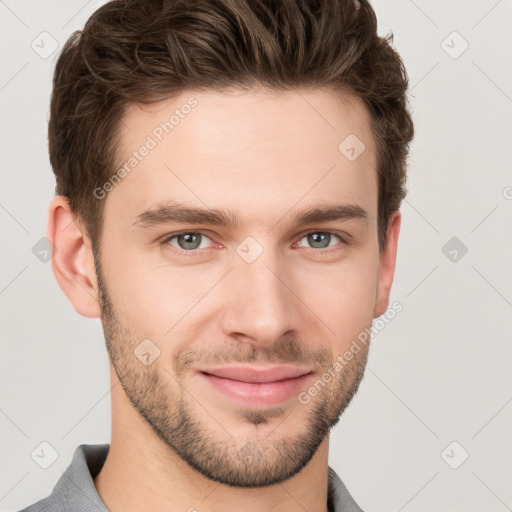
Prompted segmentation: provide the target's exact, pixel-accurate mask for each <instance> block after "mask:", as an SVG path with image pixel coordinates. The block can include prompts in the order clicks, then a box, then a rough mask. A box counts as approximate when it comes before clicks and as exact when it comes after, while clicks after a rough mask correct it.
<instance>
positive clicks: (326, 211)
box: [132, 202, 369, 228]
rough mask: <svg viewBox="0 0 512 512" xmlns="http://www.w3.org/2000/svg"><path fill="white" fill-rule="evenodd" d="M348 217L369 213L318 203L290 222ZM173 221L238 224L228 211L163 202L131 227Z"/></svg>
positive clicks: (359, 217) (361, 218)
mask: <svg viewBox="0 0 512 512" xmlns="http://www.w3.org/2000/svg"><path fill="white" fill-rule="evenodd" d="M347 220H358V221H361V222H363V223H364V224H367V223H368V220H369V216H368V212H367V211H366V210H365V209H364V208H362V207H361V206H358V205H354V204H343V205H320V206H316V207H310V208H306V209H304V210H300V211H298V212H296V213H295V214H294V215H293V217H292V220H291V222H292V224H293V225H296V226H302V225H305V224H313V223H321V222H329V221H347ZM173 222H174V223H181V224H208V225H212V226H225V227H228V228H236V227H238V226H239V225H240V221H239V218H238V217H237V215H236V214H235V213H234V212H232V211H231V210H225V211H224V210H216V209H211V208H206V209H204V208H191V207H187V206H184V205H182V204H179V203H170V202H164V203H160V204H158V205H156V206H154V207H151V208H149V209H147V210H145V211H143V212H142V213H140V214H139V215H137V216H136V218H135V222H134V223H133V224H132V226H133V225H135V226H137V227H143V228H149V227H157V226H160V225H165V224H171V223H173Z"/></svg>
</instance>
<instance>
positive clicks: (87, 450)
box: [17, 444, 110, 512]
mask: <svg viewBox="0 0 512 512" xmlns="http://www.w3.org/2000/svg"><path fill="white" fill-rule="evenodd" d="M109 448H110V445H109V444H94V445H92V444H90V445H87V444H81V445H80V446H78V447H77V448H76V449H75V452H74V454H73V458H72V461H71V464H70V465H69V466H68V468H67V469H66V471H64V473H63V474H62V476H61V477H60V479H59V480H58V482H57V483H56V485H55V487H54V488H53V490H52V492H51V494H50V495H49V496H46V497H45V498H42V499H40V500H38V501H36V502H35V503H32V504H31V505H29V506H27V507H26V508H24V509H21V510H18V511H17V512H88V511H95V512H108V510H107V508H106V507H105V504H104V503H103V502H102V500H101V498H100V496H99V495H98V492H97V491H96V488H95V486H94V481H93V479H94V477H95V476H96V475H97V474H98V473H99V471H100V469H101V467H102V466H103V463H104V462H105V459H106V456H107V454H108V450H109Z"/></svg>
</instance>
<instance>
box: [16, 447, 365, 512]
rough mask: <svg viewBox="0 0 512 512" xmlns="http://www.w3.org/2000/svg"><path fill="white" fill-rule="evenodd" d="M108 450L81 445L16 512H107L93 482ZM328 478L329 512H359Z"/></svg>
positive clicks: (344, 491) (343, 490)
mask: <svg viewBox="0 0 512 512" xmlns="http://www.w3.org/2000/svg"><path fill="white" fill-rule="evenodd" d="M109 449H110V444H81V445H80V446H79V447H78V448H77V449H76V450H75V453H74V454H73V460H72V461H71V464H70V465H69V466H68V468H67V469H66V471H65V472H64V473H63V474H62V476H61V477H60V479H59V480H58V482H57V483H56V484H55V487H54V488H53V491H52V492H51V494H50V495H49V496H48V497H46V498H43V499H42V500H39V501H38V502H36V503H34V504H33V505H30V506H29V507H27V508H25V509H23V510H22V511H20V512H109V510H108V508H107V507H106V505H105V503H103V501H102V499H101V498H100V495H99V494H98V491H97V490H96V487H95V486H94V480H93V478H94V477H95V476H96V475H97V474H98V473H99V472H100V470H101V468H102V467H103V464H104V462H105V459H106V458H107V454H108V451H109ZM328 479H329V480H328V500H327V503H328V507H329V511H330V512H363V511H362V510H361V509H360V508H359V506H358V505H357V503H356V502H355V501H354V499H353V498H352V496H350V494H349V492H348V491H347V488H346V487H345V485H344V484H343V482H342V481H341V480H340V478H339V477H338V475H337V474H336V473H335V472H334V469H332V468H331V467H330V466H329V468H328Z"/></svg>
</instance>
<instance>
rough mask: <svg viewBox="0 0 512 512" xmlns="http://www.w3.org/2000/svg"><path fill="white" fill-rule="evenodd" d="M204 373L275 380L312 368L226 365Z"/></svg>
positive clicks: (300, 373) (257, 380) (227, 376)
mask: <svg viewBox="0 0 512 512" xmlns="http://www.w3.org/2000/svg"><path fill="white" fill-rule="evenodd" d="M201 371H202V372H203V373H207V374H210V375H215V376H216V377H222V378H224V379H231V380H237V381H240V382H275V381H278V380H284V379H292V378H295V377H300V376H301V375H306V374H307V373H310V372H311V370H310V369H307V368H298V367H296V366H271V367H262V368H256V367H254V366H226V367H222V368H212V369H206V370H201Z"/></svg>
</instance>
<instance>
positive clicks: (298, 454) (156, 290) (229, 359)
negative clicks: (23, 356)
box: [25, 0, 413, 512]
mask: <svg viewBox="0 0 512 512" xmlns="http://www.w3.org/2000/svg"><path fill="white" fill-rule="evenodd" d="M406 90H407V75H406V73H405V70H404V68H403V64H402V62H401V60H400V58H399V56H398V55H397V53H396V52H395V51H394V50H393V49H392V48H391V46H390V44H389V41H388V40H386V39H383V38H380V37H379V36H378V35H377V33H376V19H375V14H374V12H373V10H372V8H371V6H370V5H369V4H368V3H367V2H366V1H363V0H361V1H360V2H352V1H348V0H346V1H340V0H332V1H326V0H322V1H321V2H313V1H310V2H307V1H297V2H296V1H294V2H289V1H270V0H269V1H258V2H245V1H242V0H237V1H236V2H235V1H230V0H224V1H219V2H208V1H206V0H204V1H200V0H198V1H194V2H192V1H190V0H182V1H178V0H173V1H156V0H150V1H145V2H138V1H136V0H125V1H113V2H109V3H107V4H105V5H104V6H103V7H101V8H100V9H99V10H98V11H96V12H95V13H94V14H93V15H92V16H91V18H90V19H89V20H88V22H87V23H86V25H85V27H84V30H83V31H81V32H76V33H74V34H73V35H72V36H71V37H70V39H69V40H68V42H67V43H66V45H65V47H64V48H63V50H62V53H61V55H60V56H59V59H58V61H57V64H56V69H55V75H54V84H53V95H52V100H51V112H50V114H51V116H50V123H49V145H50V160H51V163H52V167H53V169H54V172H55V175H56V179H57V188H56V192H57V195H56V197H55V198H54V199H53V200H52V202H51V204H50V207H49V212H48V214H49V215H48V238H49V239H50V240H51V241H52V242H53V243H54V245H55V247H56V250H55V251H54V254H53V258H52V268H53V271H54V273H55V276H56V278H57V281H58V283H59V285H60V287H61V288H62V290H63V291H64V293H65V294H66V296H67V297H68V298H69V300H70V301H71V303H72V304H73V306H74V308H75V309H76V311H77V312H78V313H79V314H81V315H83V316H86V317H91V318H97V317H101V320H102V324H103V329H104V333H105V340H106V345H107V349H108V353H109V358H110V363H111V366H110V370H111V372H110V373H111V382H112V440H111V443H110V445H81V446H79V447H78V448H77V450H76V452H75V454H74V457H73V461H72V464H71V466H70V467H69V468H68V470H67V471H66V472H65V473H64V475H63V476H62V478H61V479H60V480H59V482H58V483H57V485H56V487H55V489H54V490H53V492H52V494H51V495H50V496H49V497H47V498H45V499H43V500H41V501H39V502H38V503H36V504H34V505H32V506H31V507H29V508H27V509H25V510H28V511H30V512H33V511H36V510H48V511H50V510H55V511H56V510H66V511H75V510H76V511H85V510H96V509H98V510H104V511H105V510H109V511H111V512H121V511H123V512H132V511H133V512H135V511H139V510H166V511H181V510H189V511H192V510H198V511H200V512H202V511H212V512H218V511H223V510H229V509H236V510H244V511H281V510H282V511H284V510H286V511H302V510H308V511H310V512H325V511H327V510H329V511H336V512H341V511H357V510H361V509H360V508H359V506H358V505H357V503H356V501H355V500H354V499H353V498H352V497H351V495H350V494H349V492H348V490H347V489H346V488H345V486H344V485H343V483H342V482H341V480H340V479H339V478H338V476H337V475H336V473H335V472H334V471H333V470H332V468H330V467H329V466H328V448H329V431H330V429H331V428H332V427H333V426H334V425H336V424H337V423H338V421H339V418H340V416H341V414H342V412H343V411H344V410H345V408H346V407H347V405H348V404H349V402H350V400H351V399H352V397H353V396H354V394H355V393H356V391H357V389H358V386H359V383H360V381H361V379H362V376H363V373H364V368H365V364H366V360H367V355H368V346H369V345H368V343H363V344H359V345H357V350H355V349H354V348H353V347H354V340H357V339H361V338H360V333H361V332H364V331H365V330H367V329H368V328H369V327H370V326H371V324H372V320H373V319H374V318H376V317H378V316H380V315H383V314H384V313H385V312H386V310H387V308H388V305H389V294H390V289H391V285H392V281H393V274H394V268H395V261H396V249H397V241H398V235H399V230H400V212H399V207H400V203H401V200H402V199H403V198H404V196H405V181H406V157H407V153H408V144H409V142H410V141H411V139H412V137H413V125H412V121H411V118H410V115H409V112H408V110H407V107H406V98H405V93H406Z"/></svg>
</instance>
